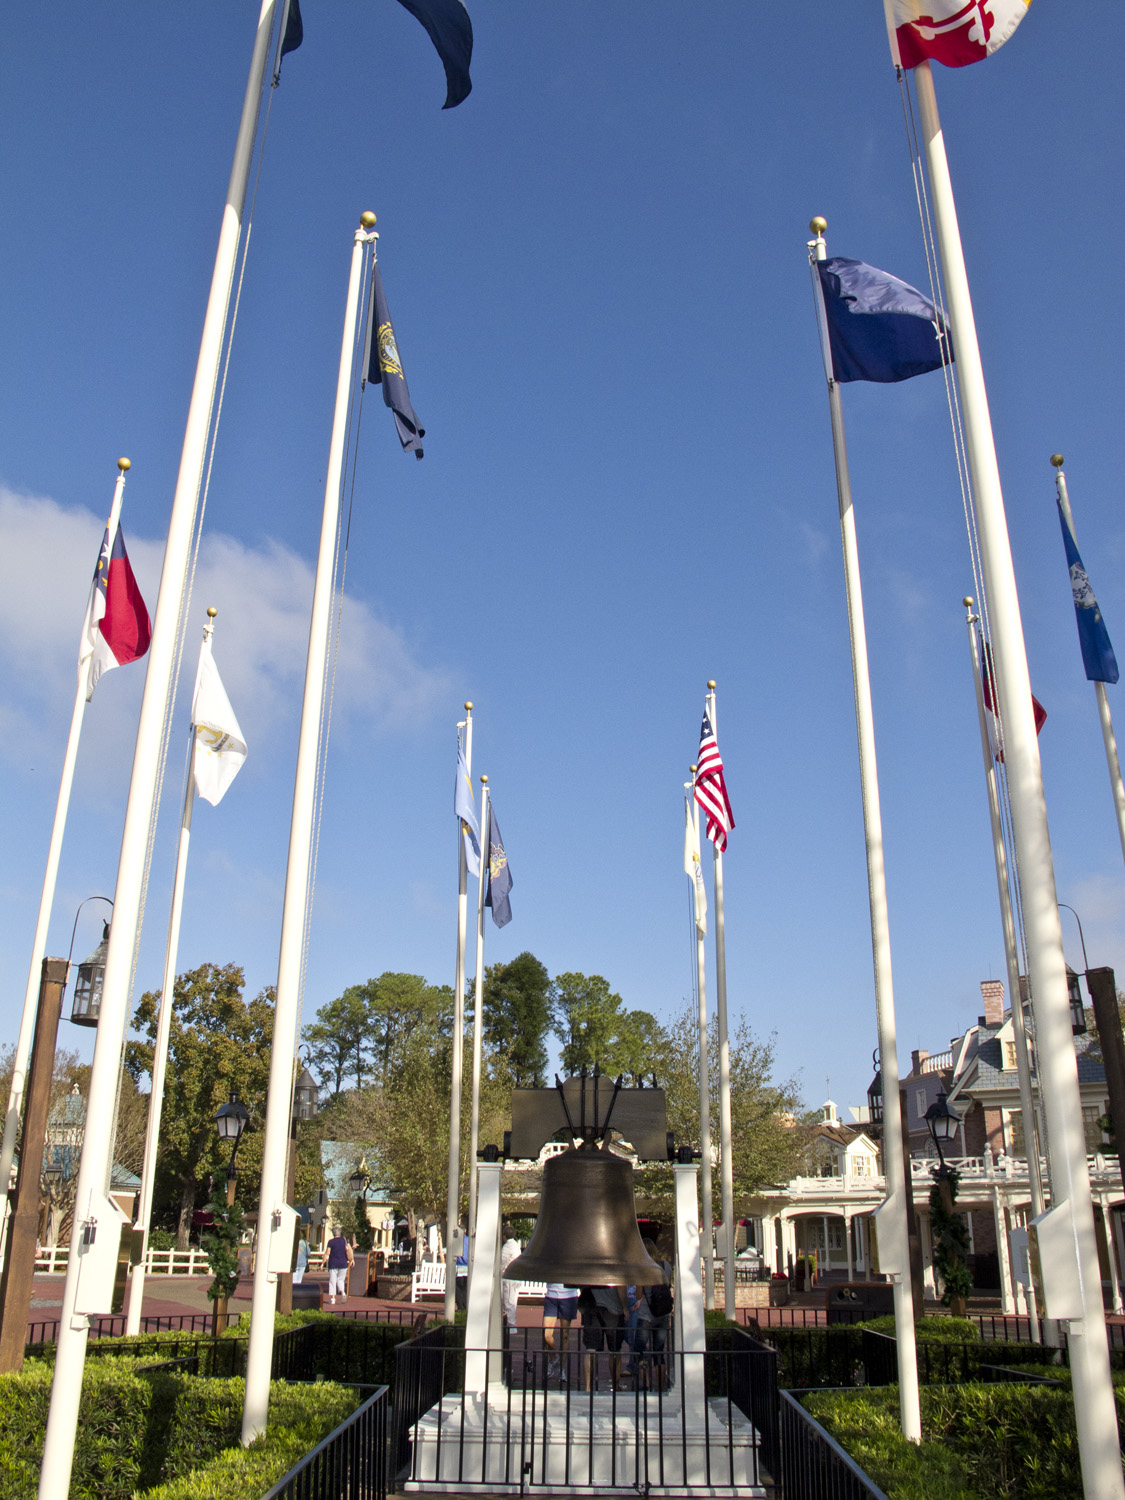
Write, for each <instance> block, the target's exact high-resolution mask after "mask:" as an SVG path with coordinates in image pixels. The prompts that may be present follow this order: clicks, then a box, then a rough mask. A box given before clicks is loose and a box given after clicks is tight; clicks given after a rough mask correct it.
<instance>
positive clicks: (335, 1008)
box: [301, 984, 371, 1094]
mask: <svg viewBox="0 0 1125 1500" xmlns="http://www.w3.org/2000/svg"><path fill="white" fill-rule="evenodd" d="M367 990H368V986H367V985H362V984H353V985H352V986H351V987H350V988H349V989H346V990H345V991H344V993H343V994H342V995H340V996H339V997H338V998H337V999H335V1000H329V1002H328V1003H327V1005H322V1006H321V1007H320V1009H319V1010H318V1011H317V1013H316V1020H315V1021H313V1022H312V1023H311V1024H310V1025H308V1026H306V1027H305V1029H304V1031H303V1032H302V1033H301V1035H302V1036H303V1038H304V1040H305V1041H306V1042H307V1043H308V1044H309V1051H310V1053H311V1054H312V1058H311V1061H312V1066H313V1071H314V1072H315V1073H316V1074H317V1076H318V1077H319V1078H321V1079H323V1080H324V1082H325V1084H327V1083H328V1081H329V1080H331V1081H332V1083H333V1089H332V1092H333V1093H334V1094H339V1093H342V1091H343V1088H344V1081H345V1079H348V1078H351V1079H354V1080H355V1086H356V1088H362V1087H363V1081H364V1077H365V1075H366V1074H367V1072H368V1066H369V1063H370V1061H371V1020H370V1015H369V1011H368V995H367Z"/></svg>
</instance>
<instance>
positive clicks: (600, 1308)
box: [579, 1286, 629, 1390]
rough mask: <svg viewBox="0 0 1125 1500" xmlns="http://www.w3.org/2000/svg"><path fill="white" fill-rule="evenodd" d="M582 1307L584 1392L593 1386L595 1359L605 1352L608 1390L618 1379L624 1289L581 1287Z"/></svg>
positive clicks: (625, 1313) (625, 1310) (624, 1317)
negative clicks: (584, 1357)
mask: <svg viewBox="0 0 1125 1500" xmlns="http://www.w3.org/2000/svg"><path fill="white" fill-rule="evenodd" d="M579 1299H580V1303H581V1307H582V1342H583V1343H584V1344H585V1346H586V1389H587V1390H590V1389H591V1388H592V1386H593V1383H594V1375H595V1372H596V1370H597V1365H598V1355H599V1354H600V1353H601V1351H602V1350H603V1349H604V1350H605V1351H606V1352H607V1353H608V1355H609V1380H610V1385H609V1388H610V1390H613V1389H614V1387H615V1386H616V1385H617V1383H618V1382H619V1380H620V1378H621V1344H622V1341H623V1340H624V1337H625V1324H626V1322H627V1320H628V1316H629V1309H628V1308H627V1306H626V1305H625V1288H624V1287H623V1286H590V1287H583V1288H582V1290H581V1292H580V1293H579Z"/></svg>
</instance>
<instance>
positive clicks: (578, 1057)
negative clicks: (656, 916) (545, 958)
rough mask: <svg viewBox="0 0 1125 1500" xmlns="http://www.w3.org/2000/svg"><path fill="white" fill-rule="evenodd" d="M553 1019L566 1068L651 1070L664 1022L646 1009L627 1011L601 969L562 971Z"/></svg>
mask: <svg viewBox="0 0 1125 1500" xmlns="http://www.w3.org/2000/svg"><path fill="white" fill-rule="evenodd" d="M551 1000H552V1020H553V1025H554V1030H555V1034H556V1035H557V1036H558V1038H559V1040H560V1041H561V1042H562V1044H563V1045H562V1052H561V1058H562V1066H563V1071H564V1072H565V1073H568V1074H570V1073H577V1072H578V1070H579V1069H580V1068H582V1067H586V1068H589V1069H591V1070H592V1069H593V1068H595V1067H597V1068H600V1069H601V1071H602V1072H603V1073H609V1074H612V1075H616V1074H618V1073H636V1074H640V1073H645V1072H651V1071H652V1066H653V1062H654V1059H655V1058H656V1057H657V1055H658V1051H657V1048H658V1044H659V1043H658V1038H659V1031H660V1029H659V1027H658V1026H657V1024H656V1021H655V1019H654V1018H653V1017H652V1016H651V1015H649V1013H648V1012H647V1011H644V1010H626V1009H625V1003H624V1001H623V1000H622V999H621V996H620V995H615V994H614V993H613V992H612V991H611V990H610V987H609V982H608V980H605V979H603V978H602V976H601V975H600V974H590V975H586V974H572V973H567V974H559V975H558V976H557V977H556V979H555V981H554V983H553V984H552V986H551Z"/></svg>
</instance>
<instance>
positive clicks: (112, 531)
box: [0, 458, 130, 1261]
mask: <svg viewBox="0 0 1125 1500" xmlns="http://www.w3.org/2000/svg"><path fill="white" fill-rule="evenodd" d="M129 468H130V463H129V460H128V459H127V458H119V459H118V460H117V483H116V485H115V486H114V490H113V502H112V504H111V505H110V508H109V520H108V521H107V522H106V530H107V532H108V534H109V553H110V554H112V552H113V539H114V537H115V536H116V535H117V524H118V521H119V520H120V518H121V502H122V499H123V498H124V494H125V474H126V472H127V471H128V469H129ZM83 660H84V659H83ZM89 676H90V669H89V665H88V664H87V666H86V670H85V671H79V674H78V688H77V691H76V693H75V695H74V708H73V709H72V711H71V715H70V733H69V734H68V736H67V741H66V753H65V755H64V756H63V765H62V775H61V777H60V778H59V795H58V798H57V799H56V802H55V821H54V823H53V824H52V825H51V842H50V844H49V845H48V847H47V869H46V872H45V874H44V876H43V890H42V893H41V894H40V897H39V916H38V917H37V919H36V922H35V937H34V940H33V941H32V945H31V965H30V967H29V969H28V975H27V988H26V990H25V991H24V996H23V1014H22V1016H21V1017H20V1033H19V1038H18V1040H17V1042H16V1055H15V1058H14V1059H13V1064H12V1087H11V1091H10V1093H9V1095H8V1113H7V1114H6V1115H5V1116H4V1140H3V1144H2V1145H0V1236H6V1234H7V1228H8V1223H7V1220H8V1183H9V1180H10V1178H11V1175H12V1162H13V1160H14V1159H15V1154H16V1131H17V1130H18V1129H19V1122H20V1113H21V1110H22V1108H23V1091H24V1087H25V1086H26V1083H27V1066H28V1062H29V1060H30V1058H31V1043H32V1038H33V1037H34V1035H35V1013H36V1011H37V1010H38V1008H39V981H40V979H41V977H42V968H43V955H44V954H45V953H46V951H47V928H48V926H49V925H50V921H51V907H52V906H53V905H54V900H55V882H56V880H57V879H58V873H59V859H60V857H61V855H62V842H63V834H64V833H65V831H66V815H67V812H68V810H69V808H70V789H71V786H72V785H73V783H74V767H75V762H76V761H77V759H78V741H79V740H80V739H81V737H82V720H83V717H84V716H85V712H86V693H87V690H88V686H89ZM2 1259H3V1251H2V1249H0V1261H2Z"/></svg>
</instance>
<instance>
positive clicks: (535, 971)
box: [481, 953, 551, 1088]
mask: <svg viewBox="0 0 1125 1500" xmlns="http://www.w3.org/2000/svg"><path fill="white" fill-rule="evenodd" d="M481 1009H482V1012H483V1021H484V1032H483V1036H484V1041H485V1043H486V1044H487V1045H488V1046H489V1047H491V1048H492V1049H493V1050H495V1051H497V1052H503V1053H505V1054H506V1055H507V1058H508V1066H509V1068H510V1069H511V1074H512V1085H513V1087H515V1088H542V1087H543V1082H544V1078H545V1075H546V1071H547V1033H548V1032H549V1031H550V1028H551V979H550V975H549V974H548V973H547V970H546V968H545V966H544V965H543V964H541V963H540V962H539V960H538V959H537V958H536V957H535V955H534V954H533V953H520V954H519V955H518V956H517V957H515V958H513V959H512V960H511V962H510V963H506V964H491V965H490V966H489V967H488V968H487V969H485V971H484V988H483V991H482V1005H481Z"/></svg>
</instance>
